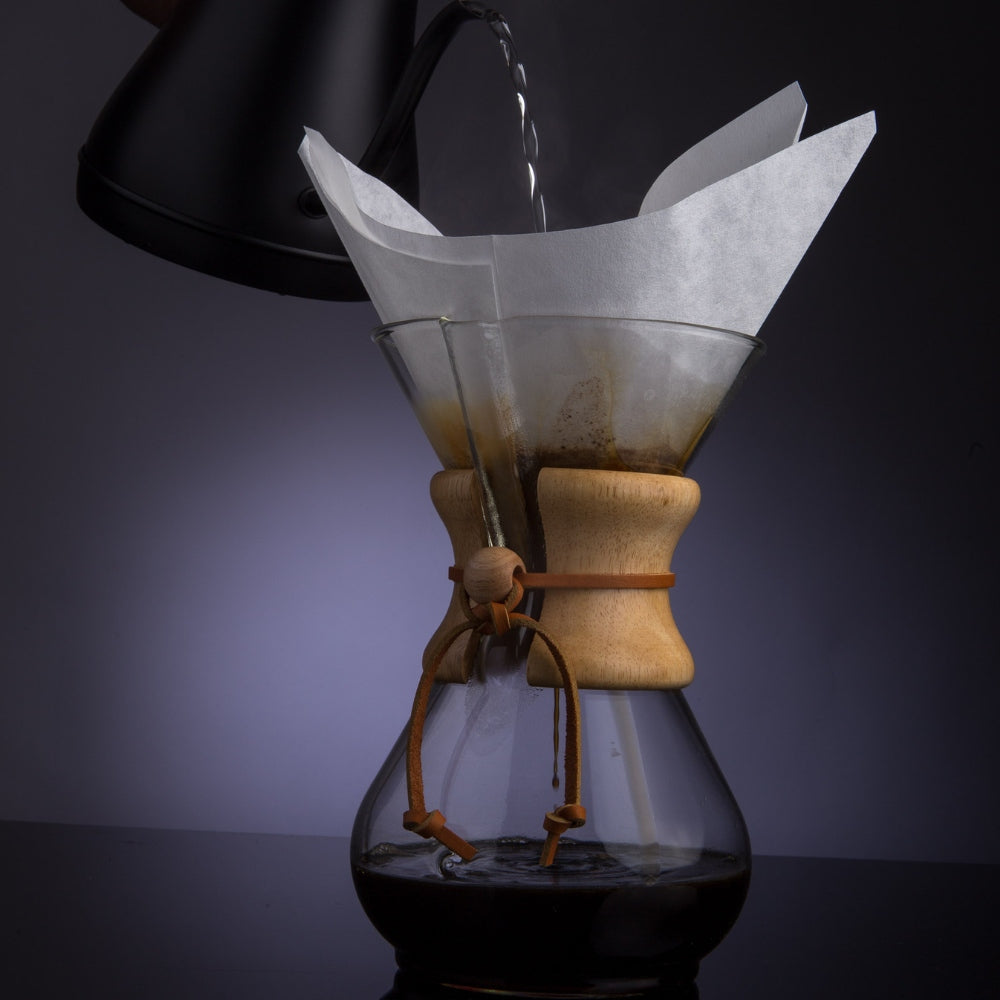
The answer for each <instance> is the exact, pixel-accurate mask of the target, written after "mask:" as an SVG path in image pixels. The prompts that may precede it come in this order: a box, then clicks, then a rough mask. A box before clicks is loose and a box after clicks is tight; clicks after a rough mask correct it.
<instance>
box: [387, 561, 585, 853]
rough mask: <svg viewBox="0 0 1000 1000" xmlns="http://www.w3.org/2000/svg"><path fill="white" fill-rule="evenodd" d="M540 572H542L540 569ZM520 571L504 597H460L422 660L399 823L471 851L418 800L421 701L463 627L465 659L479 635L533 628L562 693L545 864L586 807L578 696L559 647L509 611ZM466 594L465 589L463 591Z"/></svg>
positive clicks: (520, 592) (520, 590) (517, 598)
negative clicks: (561, 769) (559, 753)
mask: <svg viewBox="0 0 1000 1000" xmlns="http://www.w3.org/2000/svg"><path fill="white" fill-rule="evenodd" d="M541 575H544V574H541ZM521 577H522V574H520V573H518V574H515V575H514V576H513V577H512V580H511V588H510V590H509V592H508V593H507V596H506V597H505V598H504V600H503V601H502V602H501V601H489V602H485V603H483V604H473V603H472V602H471V601H469V600H468V599H467V600H466V601H465V602H464V603H463V609H464V611H465V615H466V621H465V622H463V623H461V624H460V625H456V626H455V627H454V628H453V629H451V630H450V631H449V632H447V633H446V634H445V635H444V636H443V637H442V638H441V641H440V642H439V643H438V645H437V646H436V647H435V650H434V652H433V654H432V656H431V657H430V660H429V661H428V663H427V667H426V669H425V670H424V672H423V674H422V675H421V678H420V683H419V684H418V686H417V691H416V694H415V695H414V698H413V708H412V711H411V713H410V726H409V733H408V737H407V746H406V788H407V797H408V805H409V808H408V809H407V810H406V812H405V813H404V814H403V826H404V827H406V829H407V830H410V831H412V832H413V833H416V834H418V835H419V836H421V837H425V838H429V837H433V838H434V839H435V840H437V841H438V842H439V843H441V844H443V845H444V846H445V847H447V848H448V849H449V850H450V851H453V852H454V853H456V854H458V855H459V857H461V858H462V859H463V860H465V861H470V860H472V858H474V857H475V856H476V853H477V852H476V849H475V847H473V846H472V844H470V843H469V842H468V841H466V840H464V839H463V838H462V837H460V836H458V834H456V833H455V832H454V831H453V830H451V829H449V828H448V826H447V825H446V819H445V817H444V816H443V815H442V814H441V813H440V812H439V811H438V810H437V809H434V810H431V811H428V809H427V805H426V802H425V800H424V781H423V765H422V760H421V746H422V742H423V732H424V722H425V720H426V717H427V705H428V701H429V698H430V693H431V689H432V687H433V684H434V677H435V675H436V673H437V671H438V668H439V667H440V666H441V663H442V661H443V660H444V657H445V654H446V653H447V652H448V650H449V649H450V648H451V646H452V644H453V643H454V642H455V641H456V640H458V639H459V638H460V637H461V636H462V635H463V634H464V633H465V632H471V633H472V634H471V635H470V637H469V642H468V643H467V645H466V648H465V653H464V657H465V660H466V662H467V663H468V662H471V660H472V658H473V657H474V656H475V655H476V652H477V650H478V648H479V644H480V642H481V640H482V638H483V637H484V636H488V635H497V636H500V635H503V634H504V633H505V632H508V631H509V630H510V629H512V628H517V627H521V628H528V629H530V630H532V631H533V632H535V633H536V634H537V635H538V636H539V637H540V638H541V639H542V641H543V642H544V643H545V644H546V646H547V647H548V648H549V651H550V652H551V654H552V658H553V660H554V661H555V664H556V667H557V669H558V671H559V677H560V679H561V680H562V685H563V690H564V692H565V694H566V756H565V764H564V766H565V773H566V792H565V798H564V802H563V804H562V805H561V806H559V807H558V808H557V809H555V810H553V811H552V812H549V813H546V814H545V818H544V820H543V822H542V828H543V829H544V830H545V832H546V838H545V843H544V845H543V846H542V852H541V857H540V858H539V863H540V864H541V865H544V866H548V865H551V864H552V862H553V861H554V860H555V856H556V850H557V848H558V845H559V838H560V837H561V836H562V834H563V833H565V831H566V830H569V829H571V828H574V827H580V826H583V824H584V823H585V822H586V818H587V812H586V809H584V807H583V806H582V805H581V804H580V786H581V757H582V754H581V735H580V697H579V693H578V691H577V685H576V678H575V677H574V676H573V672H572V671H571V670H570V668H569V666H568V665H567V663H566V661H565V659H564V658H563V655H562V653H560V652H559V648H558V646H557V645H556V643H555V641H554V640H553V638H552V636H551V635H550V634H549V633H548V631H547V630H546V629H545V627H544V626H543V625H542V624H541V622H539V621H537V620H535V619H534V618H531V617H530V616H528V615H524V614H518V613H516V612H514V611H513V609H514V608H516V607H517V605H518V604H520V602H521V598H522V597H523V596H524V587H523V585H522V583H521V582H520V581H521ZM466 596H467V595H466Z"/></svg>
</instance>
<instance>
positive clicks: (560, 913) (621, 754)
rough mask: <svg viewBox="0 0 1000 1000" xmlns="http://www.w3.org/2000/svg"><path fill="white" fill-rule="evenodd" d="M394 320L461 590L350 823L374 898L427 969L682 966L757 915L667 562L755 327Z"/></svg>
mask: <svg viewBox="0 0 1000 1000" xmlns="http://www.w3.org/2000/svg"><path fill="white" fill-rule="evenodd" d="M374 339H375V341H376V343H377V344H378V346H379V347H380V349H381V350H382V352H383V354H384V356H385V357H386V358H387V360H388V362H389V364H390V365H391V367H392V370H393V372H394V373H395V375H396V377H397V379H398V380H399V382H400V383H401V385H402V386H403V389H404V391H405V392H406V394H407V396H408V398H409V400H410V402H411V404H412V405H413V408H414V411H415V413H416V415H417V418H418V419H419V420H420V423H421V425H422V427H423V429H424V431H425V432H426V434H427V436H428V438H429V440H430V441H431V444H432V445H433V447H434V449H435V451H436V453H437V455H438V457H439V458H440V460H441V462H442V465H443V466H444V469H443V471H441V472H439V473H438V474H437V475H436V476H435V477H434V479H433V481H432V484H431V493H432V498H433V500H434V503H435V507H436V509H437V510H438V512H439V514H440V516H441V518H442V520H443V521H444V523H445V526H446V527H447V529H448V532H449V536H450V538H451V542H452V546H453V565H452V567H451V569H450V570H448V569H447V567H446V566H445V565H444V562H445V561H444V559H442V567H441V572H442V573H445V572H446V571H447V572H448V573H449V575H450V576H451V578H452V580H453V581H454V594H453V597H452V601H451V606H450V607H449V609H448V611H447V613H446V615H445V617H444V621H443V622H442V624H441V626H440V628H439V629H438V631H437V633H436V634H435V635H434V636H433V637H431V640H430V642H429V644H428V646H427V649H426V651H425V653H424V659H423V670H422V672H420V673H419V674H418V673H417V671H416V670H414V683H415V687H416V688H417V693H416V696H415V698H414V709H413V715H412V717H411V720H410V724H409V725H408V726H407V728H406V730H405V731H404V733H403V734H402V736H401V737H400V740H399V741H398V743H397V744H396V746H395V747H394V748H393V750H392V752H391V753H390V755H389V757H388V759H387V760H386V762H385V764H384V765H383V767H382V769H381V771H380V772H379V774H378V776H377V777H376V778H375V781H374V782H373V784H372V786H371V788H370V790H369V792H368V794H367V796H366V797H365V800H364V802H363V804H362V806H361V809H360V811H359V813H358V817H357V820H356V823H355V827H354V834H353V838H352V845H351V860H352V865H353V872H354V881H355V885H356V887H357V892H358V896H359V898H360V900H361V902H362V904H363V906H364V908H365V911H366V912H367V914H368V916H369V918H370V919H371V921H372V922H373V924H374V925H375V927H376V928H377V929H378V930H379V931H380V933H381V934H382V935H383V936H384V937H385V938H386V939H387V940H388V941H389V942H390V943H391V944H392V945H393V946H394V947H395V948H396V955H397V961H398V963H399V966H400V969H401V970H402V971H403V973H405V974H406V975H407V976H409V977H410V978H411V980H412V981H413V982H417V983H427V984H432V985H435V986H440V985H443V986H451V987H455V988H458V989H461V990H467V991H482V992H484V993H492V994H499V995H504V994H507V995H518V994H522V995H532V994H535V995H538V994H541V995H550V996H626V995H642V994H643V993H654V992H657V991H662V990H664V989H665V988H670V987H671V986H680V987H683V985H684V984H689V983H691V982H692V981H693V980H694V977H695V975H696V973H697V969H698V963H699V961H700V959H701V958H702V957H703V956H704V955H706V954H707V953H708V952H709V951H710V950H711V949H712V948H714V947H715V946H716V945H717V944H718V943H719V942H720V941H721V940H722V938H723V937H724V936H725V934H726V933H727V932H728V930H729V929H730V927H731V926H732V925H733V923H734V921H735V920H736V918H737V916H738V914H739V912H740V908H741V907H742V904H743V901H744V898H745V895H746V892H747V887H748V884H749V878H750V848H749V842H748V838H747V831H746V827H745V825H744V822H743V819H742V817H741V815H740V812H739V809H738V807H737V805H736V802H735V801H734V799H733V796H732V794H731V792H730V790H729V788H728V787H727V785H726V782H725V779H724V778H723V776H722V774H721V772H720V771H719V768H718V766H717V764H716V762H715V760H714V759H713V757H712V754H711V752H710V750H709V748H708V746H707V744H706V742H705V740H704V738H703V736H702V734H701V732H700V731H699V729H698V725H697V723H696V722H695V720H694V718H693V716H692V714H691V711H690V709H689V708H688V706H687V703H686V701H685V699H684V696H683V694H682V693H681V689H682V688H683V687H684V686H685V685H686V684H687V683H689V682H690V680H691V677H692V674H693V662H692V658H691V654H690V653H689V651H688V649H687V647H686V645H685V644H684V641H683V639H682V638H681V636H680V634H679V632H678V630H677V627H676V625H675V623H674V619H673V616H672V614H671V610H670V601H669V592H670V587H671V586H672V584H673V582H674V576H673V573H672V571H671V568H670V561H671V557H672V555H673V551H674V547H675V545H676V544H677V541H678V539H679V537H680V534H681V533H682V532H683V530H684V528H685V526H686V525H687V523H688V522H689V521H690V519H691V517H692V516H693V515H694V512H695V510H696V508H697V504H698V497H699V491H698V486H697V484H695V483H694V481H693V480H691V479H689V478H687V477H685V476H684V470H685V467H686V465H687V463H688V462H689V460H690V458H691V456H692V454H693V453H694V451H695V450H696V449H697V448H698V447H699V445H700V444H701V443H702V442H703V441H704V438H705V434H706V432H707V431H708V430H709V428H710V427H711V426H712V424H713V423H714V421H715V420H716V419H717V417H718V415H719V413H720V411H721V409H722V407H723V405H724V404H725V402H726V400H727V399H728V398H729V397H730V396H731V394H732V391H733V389H734V388H735V387H736V386H737V385H738V384H739V382H740V381H741V380H742V378H743V377H744V375H745V373H746V371H747V370H748V368H749V366H750V365H751V364H752V362H753V361H754V359H755V358H756V357H757V356H758V355H759V354H760V353H761V351H762V345H761V344H760V342H759V341H757V340H755V339H754V338H752V337H748V336H744V335H742V334H737V333H731V332H727V331H722V330H715V329H708V328H704V327H695V326H689V325H685V324H680V323H670V322H663V321H639V320H624V319H590V318H578V317H527V318H514V319H505V320H502V321H498V322H490V323H479V322H452V321H449V320H440V321H439V320H415V321H410V322H405V323H399V324H395V325H392V326H388V327H384V328H382V329H380V330H378V331H376V334H375V336H374ZM418 681H419V683H418Z"/></svg>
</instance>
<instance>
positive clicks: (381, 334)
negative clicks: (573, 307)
mask: <svg viewBox="0 0 1000 1000" xmlns="http://www.w3.org/2000/svg"><path fill="white" fill-rule="evenodd" d="M529 320H530V321H535V320H549V321H557V322H559V323H566V322H570V321H572V322H577V323H580V322H588V321H589V322H592V323H628V324H634V325H639V324H642V325H647V326H662V327H679V328H681V329H684V330H688V331H691V332H692V333H695V334H698V335H701V334H704V335H708V336H713V337H715V336H718V337H720V338H721V339H727V338H732V339H734V340H737V341H743V342H744V343H746V344H752V345H753V349H754V350H756V351H764V350H766V348H767V345H766V344H765V342H764V341H763V340H761V339H760V338H759V337H757V336H755V335H754V334H750V333H741V332H740V331H739V330H727V329H726V328H725V327H721V326H709V325H707V324H705V323H688V322H685V321H684V320H676V319H663V318H660V319H648V318H646V317H643V316H576V315H569V314H567V313H530V314H521V315H517V316H504V317H503V318H502V319H451V318H450V317H448V316H424V317H418V318H414V319H404V320H397V321H395V322H391V323H382V324H380V325H379V326H377V327H376V328H375V329H374V330H372V332H371V339H372V341H373V342H374V343H376V344H377V343H379V341H381V340H384V339H385V338H386V337H387V336H389V335H390V334H391V333H393V332H394V331H396V330H398V329H400V328H401V327H407V326H416V325H418V324H422V323H435V324H437V325H438V326H440V327H441V328H442V329H443V328H444V327H445V326H446V325H447V326H450V327H482V326H499V325H502V324H504V323H524V322H527V321H529Z"/></svg>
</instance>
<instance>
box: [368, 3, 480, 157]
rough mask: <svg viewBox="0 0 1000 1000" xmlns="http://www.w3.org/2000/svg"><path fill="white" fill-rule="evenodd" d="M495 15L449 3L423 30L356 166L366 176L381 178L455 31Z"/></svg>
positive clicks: (473, 6) (476, 7) (474, 5)
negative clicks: (466, 24) (387, 105)
mask: <svg viewBox="0 0 1000 1000" xmlns="http://www.w3.org/2000/svg"><path fill="white" fill-rule="evenodd" d="M491 16H495V12H494V11H493V10H491V9H490V8H488V7H485V6H483V5H482V4H480V3H474V2H471V0H452V2H451V3H449V4H448V5H447V6H445V7H443V8H442V9H441V10H440V11H438V13H437V14H435V15H434V18H433V19H432V20H431V21H430V23H429V24H428V25H427V27H426V28H425V29H424V31H423V33H422V34H421V36H420V38H419V39H418V40H417V43H416V45H414V47H413V52H412V53H411V55H410V58H409V60H408V61H407V63H406V66H405V67H404V69H403V72H402V74H401V75H400V77H399V82H398V83H397V85H396V90H395V92H394V93H393V95H392V100H391V101H390V102H389V107H388V108H387V109H386V112H385V114H384V115H383V116H382V121H381V122H380V123H379V126H378V128H377V129H376V130H375V134H374V135H373V136H372V138H371V141H370V142H369V143H368V147H367V149H365V151H364V153H363V154H362V156H361V159H360V160H359V161H358V166H359V167H360V168H361V169H362V170H364V171H365V173H367V174H371V175H372V176H374V177H382V176H383V175H384V174H385V172H386V170H387V169H388V167H389V164H390V163H391V162H392V158H393V156H395V154H396V151H397V149H399V147H400V145H401V144H402V142H403V139H404V138H405V137H406V133H407V131H408V130H409V128H410V126H411V124H412V121H413V113H414V111H415V110H416V107H417V104H418V103H419V101H420V98H421V97H422V96H423V93H424V90H425V89H426V87H427V83H428V81H429V80H430V78H431V75H432V74H433V72H434V70H435V68H436V67H437V64H438V61H439V60H440V59H441V56H442V55H443V54H444V51H445V49H446V48H447V47H448V46H449V44H451V40H452V39H453V38H454V37H455V35H456V33H457V32H458V29H459V28H460V27H461V26H462V25H463V24H465V23H466V22H468V21H472V20H479V21H484V20H487V19H488V18H490V17H491Z"/></svg>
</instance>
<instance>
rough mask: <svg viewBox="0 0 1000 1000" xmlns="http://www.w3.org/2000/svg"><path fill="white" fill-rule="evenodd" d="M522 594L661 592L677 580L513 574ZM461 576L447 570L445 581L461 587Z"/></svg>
mask: <svg viewBox="0 0 1000 1000" xmlns="http://www.w3.org/2000/svg"><path fill="white" fill-rule="evenodd" d="M514 575H515V578H516V579H517V581H518V583H520V584H521V586H522V587H524V589H525V590H542V589H545V588H552V589H559V590H665V589H667V588H668V587H672V586H673V585H674V583H675V582H676V579H677V577H676V576H675V575H674V574H673V573H525V572H523V571H521V570H517V571H516V572H515V574H514ZM464 577H465V574H464V573H463V571H462V569H461V568H460V567H458V566H449V567H448V579H449V580H452V581H453V582H454V583H462V581H463V580H464Z"/></svg>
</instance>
